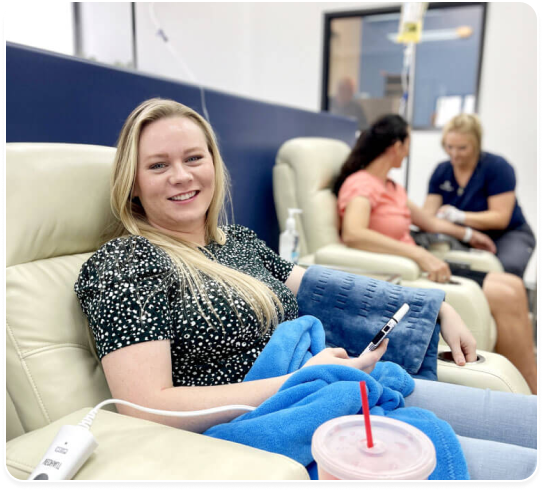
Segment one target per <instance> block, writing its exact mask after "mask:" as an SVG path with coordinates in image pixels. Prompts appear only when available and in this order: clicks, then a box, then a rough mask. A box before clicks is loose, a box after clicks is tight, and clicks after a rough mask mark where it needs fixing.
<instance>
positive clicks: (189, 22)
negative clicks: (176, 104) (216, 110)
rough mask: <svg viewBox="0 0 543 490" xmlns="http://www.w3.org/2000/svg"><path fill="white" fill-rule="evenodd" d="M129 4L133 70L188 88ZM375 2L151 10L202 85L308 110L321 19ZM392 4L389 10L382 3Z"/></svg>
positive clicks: (316, 102)
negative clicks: (133, 18)
mask: <svg viewBox="0 0 543 490" xmlns="http://www.w3.org/2000/svg"><path fill="white" fill-rule="evenodd" d="M150 5H151V4H150V3H147V2H141V3H137V4H136V28H137V37H138V65H139V69H140V70H142V71H145V72H149V73H156V74H160V75H165V76H169V77H173V78H177V79H180V80H184V81H187V82H190V81H192V80H191V78H190V76H188V75H187V73H186V72H184V70H183V68H182V66H181V65H180V63H178V62H176V59H175V57H174V56H173V55H172V54H171V53H170V52H169V51H168V49H167V48H166V47H165V45H164V43H163V41H162V40H161V39H160V37H159V36H157V35H156V31H157V29H156V28H155V27H154V26H153V23H152V21H151V15H150V13H149V8H150ZM363 5H366V6H367V5H374V6H375V5H377V6H381V7H382V6H383V4H382V3H373V4H361V3H359V2H322V3H315V2H307V3H298V2H296V3H290V2H287V3H267V2H263V3H256V2H255V3H253V2H248V3H229V2H228V3H207V2H202V3H191V2H181V3H177V2H175V3H155V4H154V8H155V14H156V18H157V19H158V21H159V23H160V25H161V27H162V28H163V30H164V31H165V32H166V34H167V35H168V37H169V40H170V42H171V43H172V45H173V46H174V47H175V50H176V51H177V52H178V53H179V55H180V56H182V58H183V60H184V62H185V63H186V64H187V65H188V66H189V68H190V69H191V70H192V71H193V72H194V74H195V75H196V77H197V78H198V80H199V82H200V83H202V84H203V85H205V86H207V87H210V88H215V89H219V90H223V91H226V92H229V93H232V94H237V95H243V96H247V97H251V98H255V99H259V100H263V101H267V102H273V103H279V104H284V105H289V106H293V107H299V108H302V109H308V110H313V111H315V110H318V109H319V108H320V96H321V94H320V86H321V76H322V74H321V65H322V37H323V36H322V34H323V32H322V31H323V25H324V19H323V12H324V11H335V10H338V9H343V10H345V9H346V8H348V9H349V10H350V9H354V10H356V9H359V8H360V7H361V6H363ZM389 5H394V4H389Z"/></svg>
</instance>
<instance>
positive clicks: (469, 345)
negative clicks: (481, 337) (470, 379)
mask: <svg viewBox="0 0 543 490" xmlns="http://www.w3.org/2000/svg"><path fill="white" fill-rule="evenodd" d="M462 350H463V351H464V356H465V358H466V362H475V361H476V360H477V342H476V341H475V339H474V338H473V337H471V339H468V340H467V341H465V342H462Z"/></svg>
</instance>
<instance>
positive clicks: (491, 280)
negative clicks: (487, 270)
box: [483, 274, 518, 310]
mask: <svg viewBox="0 0 543 490" xmlns="http://www.w3.org/2000/svg"><path fill="white" fill-rule="evenodd" d="M483 293H485V297H486V299H487V300H488V304H489V306H490V309H491V310H504V309H510V308H511V305H512V304H513V303H514V302H515V301H517V300H518V299H517V294H516V292H515V289H514V288H513V287H511V286H510V285H509V284H507V283H506V282H502V281H500V279H499V277H498V276H496V275H491V274H488V275H487V277H486V278H485V280H484V282H483Z"/></svg>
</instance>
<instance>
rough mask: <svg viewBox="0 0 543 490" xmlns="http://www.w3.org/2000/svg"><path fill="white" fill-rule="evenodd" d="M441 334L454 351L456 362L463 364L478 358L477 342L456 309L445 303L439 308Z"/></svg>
mask: <svg viewBox="0 0 543 490" xmlns="http://www.w3.org/2000/svg"><path fill="white" fill-rule="evenodd" d="M439 317H440V322H441V335H442V337H443V340H445V342H447V344H448V345H449V347H450V348H451V351H452V356H453V359H454V362H455V363H456V364H458V365H459V366H463V365H464V364H466V362H474V361H476V360H477V352H476V350H475V349H476V347H477V342H476V341H475V337H473V335H472V334H471V332H470V331H469V330H468V327H466V325H465V323H464V322H463V321H462V318H460V315H459V314H458V313H457V312H456V311H455V309H454V308H453V307H452V306H451V305H449V304H447V303H443V304H442V305H441V309H440V310H439Z"/></svg>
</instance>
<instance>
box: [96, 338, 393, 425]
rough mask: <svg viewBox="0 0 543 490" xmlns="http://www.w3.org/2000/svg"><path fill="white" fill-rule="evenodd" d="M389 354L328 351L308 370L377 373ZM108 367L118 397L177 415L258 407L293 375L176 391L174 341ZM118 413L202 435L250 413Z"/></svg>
mask: <svg viewBox="0 0 543 490" xmlns="http://www.w3.org/2000/svg"><path fill="white" fill-rule="evenodd" d="M385 351H386V345H384V346H383V348H381V349H377V350H376V351H374V352H371V353H368V354H365V355H364V356H359V357H356V358H353V359H351V358H349V356H348V355H347V353H346V352H345V351H344V349H324V350H323V351H321V352H320V353H319V354H317V355H316V356H314V357H313V358H312V359H310V360H309V361H308V362H307V363H306V364H305V366H313V365H318V364H341V365H345V366H349V367H353V368H355V369H360V370H363V371H366V372H371V370H372V369H373V367H374V366H375V363H376V362H377V361H378V360H379V359H380V358H381V357H382V355H383V354H384V353H385ZM102 366H103V368H104V373H105V375H106V379H107V383H108V386H109V389H110V391H111V394H112V396H113V397H114V398H118V399H121V400H126V401H130V402H132V403H136V404H138V405H142V406H144V407H148V408H156V409H162V410H172V411H192V410H202V409H205V408H212V407H220V406H224V405H250V406H258V405H260V404H261V403H262V402H264V401H265V400H267V399H268V398H269V397H271V396H272V395H273V394H275V393H276V392H277V391H278V390H279V388H280V387H281V385H282V384H283V383H284V382H285V381H286V380H287V379H288V378H289V376H291V374H287V375H284V376H278V377H275V378H269V379H262V380H257V381H247V382H242V383H234V384H228V385H218V386H177V387H174V386H173V383H172V365H171V351H170V341H169V340H156V341H150V342H142V343H139V344H133V345H130V346H127V347H122V348H120V349H117V350H115V351H113V352H111V353H110V354H107V355H106V356H105V357H104V358H103V359H102ZM305 366H304V367H305ZM302 369H303V368H302ZM117 409H118V411H119V413H122V414H125V415H130V416H133V417H138V418H143V419H146V420H151V421H154V422H158V423H161V424H164V425H169V426H172V427H177V428H181V429H185V430H189V431H192V432H200V433H201V432H205V431H206V430H207V429H209V428H210V427H212V426H214V425H217V424H220V423H224V422H228V421H230V420H232V419H234V418H235V417H237V416H239V415H241V414H242V413H244V411H240V410H236V411H229V412H221V413H217V414H211V415H204V416H194V417H168V416H163V415H154V414H149V413H147V412H142V411H139V410H136V409H134V408H131V407H127V406H125V405H118V407H117Z"/></svg>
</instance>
